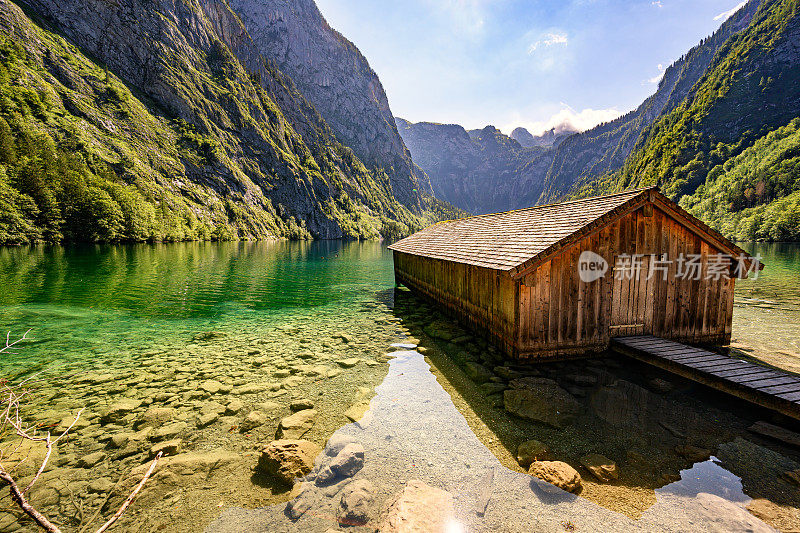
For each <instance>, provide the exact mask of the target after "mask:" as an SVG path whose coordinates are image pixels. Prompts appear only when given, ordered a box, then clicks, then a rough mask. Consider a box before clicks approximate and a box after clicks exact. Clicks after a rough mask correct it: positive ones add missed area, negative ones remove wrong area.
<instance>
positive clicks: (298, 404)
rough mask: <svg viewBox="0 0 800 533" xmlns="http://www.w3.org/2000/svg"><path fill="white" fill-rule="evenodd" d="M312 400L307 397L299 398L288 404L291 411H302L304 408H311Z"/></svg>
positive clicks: (312, 406) (312, 405)
mask: <svg viewBox="0 0 800 533" xmlns="http://www.w3.org/2000/svg"><path fill="white" fill-rule="evenodd" d="M313 408H314V402H313V401H312V400H309V399H308V398H300V399H299V400H294V401H293V402H292V403H290V404H289V409H290V410H292V411H302V410H304V409H313Z"/></svg>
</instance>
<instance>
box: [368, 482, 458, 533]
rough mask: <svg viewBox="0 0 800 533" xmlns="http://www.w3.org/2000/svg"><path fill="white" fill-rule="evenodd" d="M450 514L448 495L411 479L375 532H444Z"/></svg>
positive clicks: (450, 497)
mask: <svg viewBox="0 0 800 533" xmlns="http://www.w3.org/2000/svg"><path fill="white" fill-rule="evenodd" d="M453 515H454V511H453V496H452V494H450V493H449V492H447V491H444V490H442V489H438V488H436V487H431V486H430V485H426V484H425V483H423V482H422V481H419V480H416V479H412V480H410V481H409V482H408V484H407V485H406V487H405V488H404V489H403V490H402V491H400V493H398V494H397V495H396V496H395V497H394V498H393V499H392V500H391V501H390V502H389V504H388V505H387V507H386V509H385V510H384V511H383V513H382V514H381V518H380V522H379V526H378V532H379V533H427V532H436V533H439V532H443V531H446V528H447V524H448V522H450V521H451V520H452V519H453Z"/></svg>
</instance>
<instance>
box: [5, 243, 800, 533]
mask: <svg viewBox="0 0 800 533" xmlns="http://www.w3.org/2000/svg"><path fill="white" fill-rule="evenodd" d="M771 250H773V249H768V250H766V252H767V253H765V252H762V255H764V261H765V263H767V264H768V269H774V268H775V267H774V265H778V264H780V261H779V260H778V259H777V258H776V257H772V255H777V256H778V257H781V255H780V253H783V252H780V253H779V250H778V251H771ZM776 250H777V249H776ZM768 254H772V255H768ZM787 256H788V259H786V260H785V265H786V267H785V268H784V269H783V270H781V269H774V270H772V272H775V274H774V276H775V277H774V278H768V277H767V276H768V273H769V272H770V270H765V271H764V273H763V274H762V275H763V278H762V279H761V280H759V281H758V283H760V284H761V285H754V287H753V288H752V290H751V291H750V292H749V293H746V295H745V296H746V298H750V300H746V299H743V298H742V291H747V285H746V284H744V283H740V284H738V285H737V309H736V313H737V314H736V317H737V318H736V319H737V320H738V321H739V322H740V323H741V322H742V318H743V317H748V318H747V320H746V321H745V322H746V324H744V325H741V327H740V326H736V325H735V326H734V332H735V335H738V337H737V338H738V340H739V342H740V343H741V344H742V345H744V344H746V343H750V344H749V345H750V346H759V347H760V348H759V349H762V350H764V349H765V348H764V347H765V346H769V345H768V344H767V340H765V341H764V342H761V340H760V339H761V337H770V339H769V341H768V342H772V343H774V345H776V346H780V347H781V349H784V350H790V351H791V350H795V348H787V347H790V346H792V345H791V344H786V343H784V341H783V340H781V338H782V337H781V336H784V337H786V336H789V337H791V339H790V341H791V342H794V343H796V342H797V339H798V338H800V333H796V332H795V333H793V332H792V330H791V329H790V327H793V325H794V324H796V321H795V322H787V321H790V320H792V318H791V317H795V319H796V313H797V312H798V310H797V303H798V302H797V299H796V298H795V299H794V300H792V297H791V295H786V294H784V295H783V296H781V297H780V298H779V300H780V302H782V303H781V305H780V306H778V307H779V308H776V309H764V308H763V306H762V307H758V306H759V305H762V304H764V302H755V299H768V297H767V296H765V294H767V295H768V294H771V293H770V292H769V291H771V290H773V288H771V287H775V288H779V287H783V285H784V284H785V283H786V282H785V281H776V280H779V279H780V280H786V279H794V278H792V275H793V273H794V275H796V273H797V271H798V269H800V267H798V265H800V262H799V261H800V259H799V258H798V254H797V250H796V249H795V250H794V251H792V250H791V249H790V250H789V252H787ZM793 269H794V270H793ZM778 272H784V274H782V275H781V276H782V277H781V276H779V275H778V274H777V273H778ZM0 282H2V284H3V287H4V290H3V291H2V292H0V319H1V323H2V325H3V327H4V328H5V329H7V330H11V331H14V332H21V331H24V330H26V329H28V328H33V335H34V337H35V339H34V341H33V342H31V343H28V344H26V345H25V346H24V347H23V348H22V349H20V350H19V351H18V352H16V353H14V354H11V355H9V356H8V357H5V358H4V359H2V361H0V370H2V372H3V374H4V375H6V376H11V377H17V378H19V377H21V376H27V375H30V373H31V372H33V371H43V372H44V374H43V375H44V376H45V377H46V378H47V380H46V381H45V383H44V385H43V386H42V387H41V388H40V390H39V391H38V393H37V395H36V396H34V397H32V399H31V404H30V405H29V406H27V407H28V411H27V412H28V414H29V415H30V416H31V420H32V421H36V422H39V423H43V424H45V425H49V426H52V427H55V428H59V427H63V426H64V425H65V423H66V422H68V421H69V420H70V417H71V416H72V415H73V414H74V413H75V412H76V411H77V410H78V409H79V408H82V407H86V408H87V411H86V412H85V414H84V416H83V417H82V420H81V422H80V423H79V424H78V425H77V426H76V428H75V430H74V431H73V432H72V437H71V438H70V439H69V440H68V441H66V442H64V443H63V445H62V446H60V447H59V450H58V454H57V456H56V457H55V458H54V460H53V461H52V468H51V469H49V470H48V471H47V472H46V473H45V474H44V476H43V478H42V480H41V482H40V483H38V484H37V487H36V489H35V490H33V491H32V492H31V498H32V500H33V501H34V502H37V503H38V504H39V505H40V507H41V508H42V509H43V510H44V511H45V512H46V513H47V514H48V515H49V516H51V517H53V518H54V519H55V520H56V521H57V523H59V524H60V525H62V526H63V527H64V528H66V529H71V530H72V529H76V530H78V529H80V528H81V527H84V526H90V525H95V526H96V525H97V524H99V523H100V521H101V519H102V517H103V516H105V517H107V516H108V515H109V514H110V513H112V512H113V511H114V508H115V506H116V505H118V504H119V503H120V502H121V501H122V499H123V498H124V497H125V495H126V494H127V491H129V490H130V488H131V487H132V486H133V484H135V482H136V481H137V480H138V477H137V476H139V477H140V476H141V468H142V466H141V465H146V464H147V462H148V457H149V456H150V455H151V453H152V449H153V448H154V447H158V446H162V445H166V444H167V443H169V445H170V446H172V448H173V449H174V450H175V452H174V455H173V456H171V457H169V458H168V460H165V461H164V462H163V463H162V465H161V466H160V467H159V469H158V470H157V472H156V474H155V475H154V477H153V479H152V480H151V482H150V483H148V485H147V486H146V488H145V490H144V491H143V492H142V494H141V495H140V497H139V499H138V500H137V502H136V503H135V504H134V506H133V507H132V510H131V511H130V512H129V513H128V514H126V516H125V517H124V518H123V522H122V523H121V525H120V526H119V529H120V530H138V531H196V530H202V529H203V528H204V527H205V526H206V525H208V524H209V523H212V522H213V525H212V526H210V529H211V530H212V531H214V530H219V531H241V530H250V529H252V530H255V531H317V530H318V531H320V532H323V531H326V530H327V529H328V528H331V527H337V523H338V522H337V515H338V514H339V513H340V507H341V505H342V504H341V501H342V498H343V496H344V495H345V494H347V495H349V496H348V498H351V499H353V498H354V500H353V501H351V502H350V503H351V504H353V509H356V510H353V511H352V512H350V517H349V518H348V520H351V522H348V523H352V518H353V516H356V515H358V513H359V512H360V511H359V510H363V511H364V512H366V513H367V515H368V517H369V522H368V524H369V526H368V527H367V528H362V527H361V526H353V530H356V531H360V530H368V529H369V528H373V529H374V527H377V526H378V525H380V523H381V520H383V519H386V520H391V513H389V515H387V516H388V517H387V516H383V517H382V512H383V510H384V508H385V507H387V506H388V505H389V504H390V502H391V501H394V499H395V498H396V496H397V494H398V493H399V492H400V491H401V490H403V489H404V488H407V492H406V496H407V497H409V498H411V497H412V496H415V495H416V496H415V497H418V496H419V495H420V494H422V495H427V497H428V500H427V501H429V502H437V504H436V505H434V506H433V507H435V508H437V509H438V508H443V509H448V508H449V506H450V505H452V517H449V518H452V519H453V521H452V522H450V526H449V527H454V528H455V527H457V524H460V525H461V526H463V527H465V528H466V530H468V531H489V530H492V531H494V530H498V531H530V530H553V531H561V530H569V529H570V528H573V527H574V528H577V529H578V530H581V528H583V529H584V530H596V529H597V528H596V524H598V523H602V524H604V528H605V529H609V530H612V529H619V530H628V529H637V528H638V529H643V530H655V531H684V530H686V529H687V524H693V525H697V524H705V525H707V526H708V527H707V528H706V529H713V528H714V527H716V528H717V529H719V530H737V529H743V528H745V529H746V528H750V530H756V531H758V530H763V527H765V526H764V525H763V523H760V522H759V521H758V520H757V519H756V518H754V517H753V515H751V514H750V513H748V512H747V511H745V510H744V509H745V507H746V506H751V507H752V502H750V498H757V500H756V501H758V502H767V503H766V504H763V503H762V508H766V509H768V510H769V511H770V512H772V513H773V514H774V515H775V516H772V517H771V518H769V517H768V518H765V519H766V520H768V521H769V522H770V523H771V524H774V525H777V526H779V527H784V526H785V525H786V524H792V523H796V522H798V521H800V515H798V511H797V509H798V506H800V501H798V498H799V496H798V491H797V488H796V487H795V486H794V485H791V484H790V482H789V481H788V480H787V478H785V473H786V472H789V471H792V470H794V469H797V468H800V465H798V457H797V452H796V450H795V451H792V450H787V449H786V448H785V447H783V446H781V445H780V444H779V443H777V442H774V441H766V440H764V439H761V438H759V437H757V436H755V435H752V434H750V433H748V431H747V427H748V426H749V425H750V424H751V423H752V422H753V421H754V420H757V419H760V418H762V417H764V416H769V415H768V414H767V413H762V412H760V411H756V410H753V409H750V408H749V407H748V406H745V405H742V404H739V403H737V402H733V401H732V400H730V399H729V398H727V397H725V396H721V395H717V394H713V393H709V392H708V391H704V390H703V389H702V388H700V387H698V386H696V385H694V384H692V383H688V382H684V381H682V380H680V379H678V378H675V377H673V376H669V375H665V374H663V373H661V372H659V371H657V370H655V369H651V368H647V367H645V366H643V365H639V364H636V363H633V362H630V361H626V360H621V359H614V358H608V359H602V360H597V361H583V362H572V363H554V364H547V365H541V366H538V367H536V368H523V367H518V366H515V365H513V364H510V363H509V362H507V361H505V360H504V359H503V357H502V355H501V354H500V353H499V352H498V351H497V350H495V349H494V348H493V347H492V346H490V345H489V344H487V343H486V342H485V341H484V340H482V339H480V338H477V337H474V336H472V335H470V334H469V333H468V332H466V331H464V330H462V329H460V328H459V327H458V326H457V325H456V324H454V323H452V322H451V321H449V320H448V319H447V318H446V317H443V316H441V315H440V314H438V313H437V312H436V311H435V309H433V308H432V307H431V306H429V305H428V304H426V303H423V302H420V301H418V300H417V299H416V298H414V297H413V295H411V293H409V292H408V291H405V290H398V291H395V290H394V289H393V285H394V280H393V273H392V263H391V255H390V253H389V252H388V251H387V250H386V248H385V247H383V246H381V245H379V244H376V243H338V242H334V243H330V242H322V243H217V244H212V243H206V244H200V243H186V244H176V245H155V246H143V245H142V246H119V247H113V246H87V247H73V248H17V249H8V248H6V249H0ZM746 283H750V282H746ZM794 286H795V287H797V285H794ZM756 291H761V292H759V293H758V294H759V295H758V296H756ZM770 298H773V300H775V297H774V296H771V297H770ZM771 301H772V300H771ZM775 301H778V300H775ZM792 301H793V302H794V303H793V304H791V302H792ZM792 305H794V306H795V307H791V306H792ZM781 306H783V307H781ZM782 313H789V314H788V315H787V314H782ZM792 313H794V314H792ZM759 320H760V321H762V324H763V325H762V326H760V327H757V326H756V324H757V321H759ZM775 320H778V321H779V322H777V323H776V322H773V321H775ZM780 321H783V323H782V324H781V328H782V329H780V333H777V334H771V335H766V334H765V333H764V331H769V330H770V329H771V330H773V331H776V330H777V329H778V328H776V324H779V323H780ZM786 324H788V325H786ZM784 326H786V327H784ZM737 328H738V329H737ZM398 342H402V343H406V344H407V345H406V346H399V348H401V350H400V351H397V352H395V353H393V354H392V357H394V358H393V359H391V362H388V361H389V357H387V355H386V354H387V352H389V351H391V350H392V348H391V345H392V344H396V343H398ZM417 344H419V345H420V346H419V348H418V350H419V351H413V350H411V348H413V347H414V346H415V345H417ZM794 346H796V344H795V345H794ZM744 348H747V346H744V347H743V348H742V349H744ZM765 351H770V353H777V351H778V350H777V348H776V349H775V351H774V352H773V351H771V349H769V350H765ZM421 353H422V354H424V357H423V355H421ZM753 353H755V352H753ZM758 355H759V356H761V355H760V354H758ZM765 357H766V356H765ZM787 357H788V356H787ZM786 361H790V359H786ZM387 362H388V363H387ZM784 363H785V361H784ZM387 372H388V374H387ZM542 390H547V391H549V394H551V396H549V397H550V398H558V401H559V402H560V403H559V404H557V405H556V409H555V411H554V410H553V409H552V408H553V405H554V404H553V403H552V402H550V403H546V402H545V403H544V404H543V403H542V402H539V403H538V404H537V403H536V402H537V400H536V398H537V394H539V393H540V392H541V391H542ZM507 391H511V392H512V395H513V396H517V397H519V398H522V400H524V402H523V401H522V400H520V402H521V403H518V404H517V407H515V408H513V409H512V410H514V412H515V413H516V414H513V415H512V414H511V413H509V411H508V410H507V406H506V405H505V395H506V392H507ZM373 395H375V397H374V398H373ZM368 406H369V411H368V412H367V414H366V415H364V413H365V412H366V411H367V408H368ZM310 411H313V413H311V412H310ZM295 412H299V413H301V414H300V415H299V416H300V417H301V418H303V419H304V420H305V422H301V423H298V424H296V425H295V426H292V425H291V424H290V423H289V422H284V421H285V420H287V419H289V418H290V417H292V416H294V415H293V413H295ZM362 415H363V417H362ZM292 420H296V418H295V419H292ZM354 420H358V421H359V422H358V423H352V422H353V421H354ZM65 421H66V422H65ZM279 426H283V427H284V428H285V429H282V431H283V432H284V433H285V434H286V435H289V436H291V437H299V438H302V439H304V440H307V441H309V442H311V443H312V444H314V445H318V446H320V447H322V446H324V445H325V443H326V442H328V438H329V437H330V436H331V435H332V434H334V433H335V435H336V436H337V438H339V437H341V436H347V437H349V438H350V439H351V440H355V441H357V442H358V443H360V444H362V445H363V447H364V464H363V468H362V469H361V470H359V471H358V472H357V473H356V474H355V475H354V476H352V478H353V481H349V480H350V477H347V478H346V479H340V478H336V480H335V482H334V483H323V484H320V485H317V482H316V478H315V479H313V480H311V479H309V481H308V482H306V483H305V484H303V485H302V486H297V487H296V488H295V489H294V490H293V491H292V490H290V488H289V487H286V486H285V485H281V484H280V483H278V482H277V481H276V480H275V479H274V478H271V477H270V476H266V475H264V474H263V473H262V472H260V470H259V467H258V464H259V461H260V459H261V455H262V450H263V449H264V448H265V447H266V446H267V445H268V444H269V443H270V442H271V441H273V440H274V439H275V438H276V433H277V430H278V427H279ZM531 440H536V441H539V443H540V444H542V445H544V446H545V447H546V448H547V455H548V458H549V459H552V460H557V461H563V462H565V463H567V464H569V465H571V466H572V467H574V468H575V469H576V470H577V471H578V472H579V473H580V476H581V478H582V488H581V489H580V490H579V491H577V495H574V494H569V493H565V492H561V491H556V492H553V491H552V490H550V487H551V486H550V485H545V484H544V483H542V482H539V481H537V480H536V479H534V478H532V477H531V476H530V475H528V474H527V473H526V471H525V469H523V468H522V467H520V465H519V464H518V462H517V458H516V455H517V449H518V446H519V445H520V444H521V443H523V442H526V441H531ZM333 442H336V439H333ZM339 442H341V439H340V440H339ZM331 446H332V444H331V443H330V442H329V445H328V452H330V451H331ZM34 452H35V450H34ZM588 454H602V455H603V456H605V457H606V458H607V459H610V460H612V461H613V462H614V463H616V466H617V473H618V479H616V480H615V481H612V482H609V483H603V482H600V481H599V480H598V479H595V478H594V477H593V475H592V474H591V473H590V472H589V471H588V470H587V469H586V468H585V467H584V466H582V465H581V460H582V459H583V458H585V457H586V456H587V455H588ZM333 455H336V454H332V453H331V454H326V453H323V455H321V456H320V457H319V458H318V460H317V462H318V468H319V469H320V471H321V470H322V467H324V466H330V465H329V462H331V461H333V458H332V456H333ZM711 456H713V457H711ZM20 475H21V476H22V477H23V478H24V477H25V476H28V477H29V476H30V475H32V473H31V472H28V473H24V472H23V473H21V474H20ZM359 479H361V480H368V481H369V483H370V485H371V486H369V485H368V486H366V487H364V484H363V483H362V484H360V485H353V484H354V483H356V481H358V480H359ZM412 480H417V481H419V482H421V483H424V485H422V484H415V483H412V484H411V485H410V487H409V482H411V481H412ZM348 487H349V488H348ZM428 487H429V488H428ZM355 488H358V489H359V490H358V491H356V490H355ZM301 489H302V493H300V494H299V498H298V491H300V490H301ZM434 489H439V490H440V491H446V493H447V494H445V493H444V492H436V491H435V490H434ZM448 494H449V495H448ZM359 498H360V499H359ZM289 500H291V501H293V502H297V501H298V500H300V501H302V502H303V504H302V505H298V506H296V507H293V508H294V509H297V510H296V511H294V514H295V515H298V516H299V518H297V519H296V520H292V519H291V518H290V517H289V516H287V514H286V513H285V509H286V503H285V502H286V501H289ZM348 501H349V500H348ZM448 502H451V503H448ZM361 504H363V505H361ZM764 505H766V507H764ZM770 505H772V506H773V507H770ZM2 506H3V509H5V510H7V511H8V512H7V513H3V512H0V530H2V531H6V530H8V531H14V530H16V529H20V528H28V529H30V527H29V526H28V525H26V524H25V523H23V522H20V521H18V520H17V519H18V517H19V513H17V512H16V511H14V509H13V507H12V506H10V505H9V502H8V499H7V498H6V499H4V500H2ZM775 506H777V508H776V507H775ZM481 507H483V508H484V510H485V512H484V511H481V512H478V510H480V509H481ZM247 509H250V510H249V511H247ZM299 509H305V512H304V513H302V514H298V513H299ZM0 511H2V509H0ZM762 511H763V509H762ZM220 513H223V514H222V516H221V518H219V520H217V521H216V522H214V521H215V520H216V519H217V518H218V517H220ZM290 514H291V513H290ZM759 516H763V513H762V514H761V515H759ZM356 518H357V516H356ZM449 518H448V519H449ZM605 524H608V526H606V525H605ZM759 528H762V529H759ZM700 530H702V527H701V528H700Z"/></svg>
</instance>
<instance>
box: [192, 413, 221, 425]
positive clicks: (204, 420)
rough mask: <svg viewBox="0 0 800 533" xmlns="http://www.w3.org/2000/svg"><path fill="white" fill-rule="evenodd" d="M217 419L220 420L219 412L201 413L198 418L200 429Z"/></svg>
mask: <svg viewBox="0 0 800 533" xmlns="http://www.w3.org/2000/svg"><path fill="white" fill-rule="evenodd" d="M217 420H219V413H206V414H204V415H200V416H199V417H198V419H197V427H198V428H200V429H202V428H205V427H208V426H210V425H211V424H213V423H214V422H216V421H217Z"/></svg>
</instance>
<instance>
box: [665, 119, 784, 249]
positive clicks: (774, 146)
mask: <svg viewBox="0 0 800 533" xmlns="http://www.w3.org/2000/svg"><path fill="white" fill-rule="evenodd" d="M681 204H682V205H683V206H684V207H685V208H686V209H688V210H689V211H690V212H691V213H692V214H694V215H695V216H698V217H700V218H702V219H704V220H706V221H707V222H708V223H709V224H711V225H712V226H713V227H715V228H717V229H718V230H719V231H721V232H722V233H724V234H725V235H729V236H731V237H732V238H734V239H737V240H742V241H752V240H769V241H800V118H796V119H794V120H792V121H791V122H790V123H789V124H787V125H786V126H784V127H782V128H778V129H776V130H774V131H772V132H770V133H768V134H767V135H765V136H764V137H762V138H760V139H759V140H757V141H756V142H755V143H754V144H753V146H751V147H749V148H747V149H746V150H744V151H743V152H742V153H741V154H739V155H737V156H736V157H734V158H731V159H730V160H728V161H726V162H725V163H724V164H723V165H718V166H716V167H714V168H713V169H712V171H711V172H710V173H709V175H708V179H707V180H706V182H705V183H703V184H702V185H700V187H698V188H697V190H696V191H695V192H694V194H691V195H687V196H684V197H683V198H682V199H681Z"/></svg>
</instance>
